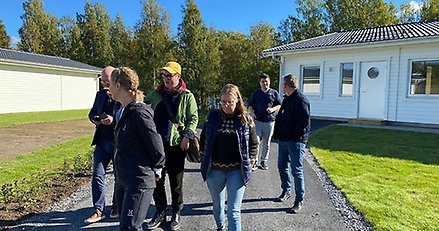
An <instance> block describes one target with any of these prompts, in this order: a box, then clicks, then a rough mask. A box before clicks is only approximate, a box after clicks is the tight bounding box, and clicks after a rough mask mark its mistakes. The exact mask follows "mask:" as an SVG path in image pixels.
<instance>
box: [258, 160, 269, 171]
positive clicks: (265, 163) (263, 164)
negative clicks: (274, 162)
mask: <svg viewBox="0 0 439 231" xmlns="http://www.w3.org/2000/svg"><path fill="white" fill-rule="evenodd" d="M259 168H260V169H262V170H268V165H267V162H265V161H261V165H259Z"/></svg>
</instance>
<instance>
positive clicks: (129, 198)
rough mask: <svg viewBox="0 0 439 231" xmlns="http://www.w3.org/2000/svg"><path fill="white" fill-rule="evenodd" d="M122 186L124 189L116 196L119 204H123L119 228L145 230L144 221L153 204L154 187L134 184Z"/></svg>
mask: <svg viewBox="0 0 439 231" xmlns="http://www.w3.org/2000/svg"><path fill="white" fill-rule="evenodd" d="M122 187H123V190H120V191H118V194H117V196H116V198H117V204H118V205H121V208H120V209H119V211H120V213H119V218H120V223H119V229H120V230H143V229H142V223H143V221H144V220H145V214H146V213H147V212H148V208H149V205H150V204H151V200H152V194H153V191H154V189H152V188H139V187H133V186H132V185H130V187H126V186H122ZM119 193H121V194H119Z"/></svg>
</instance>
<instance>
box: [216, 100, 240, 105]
mask: <svg viewBox="0 0 439 231" xmlns="http://www.w3.org/2000/svg"><path fill="white" fill-rule="evenodd" d="M220 102H221V104H222V105H232V104H234V103H236V100H231V101H225V100H221V101H220Z"/></svg>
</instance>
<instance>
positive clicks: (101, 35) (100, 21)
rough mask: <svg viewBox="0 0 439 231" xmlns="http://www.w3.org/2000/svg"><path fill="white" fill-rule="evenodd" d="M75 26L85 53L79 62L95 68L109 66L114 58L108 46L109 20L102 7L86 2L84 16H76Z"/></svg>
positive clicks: (98, 4) (109, 45)
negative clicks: (76, 25) (78, 30)
mask: <svg viewBox="0 0 439 231" xmlns="http://www.w3.org/2000/svg"><path fill="white" fill-rule="evenodd" d="M77 24H78V26H79V29H80V36H81V41H82V43H83V45H84V49H85V51H86V52H85V57H84V58H83V60H81V61H82V62H84V63H88V64H91V65H94V66H97V67H104V66H107V65H110V64H111V61H112V60H113V58H114V57H113V49H112V47H111V44H110V27H111V20H110V16H109V15H108V12H107V11H106V9H105V8H104V6H103V5H102V4H100V3H95V4H92V3H90V2H86V4H85V7H84V14H78V15H77ZM81 58H82V57H81Z"/></svg>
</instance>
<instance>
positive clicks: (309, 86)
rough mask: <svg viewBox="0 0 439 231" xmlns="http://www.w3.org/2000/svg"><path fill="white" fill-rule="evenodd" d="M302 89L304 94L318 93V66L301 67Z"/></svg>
mask: <svg viewBox="0 0 439 231" xmlns="http://www.w3.org/2000/svg"><path fill="white" fill-rule="evenodd" d="M302 81H303V82H302V88H303V92H304V93H310V94H316V95H318V94H319V93H320V66H303V67H302Z"/></svg>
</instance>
